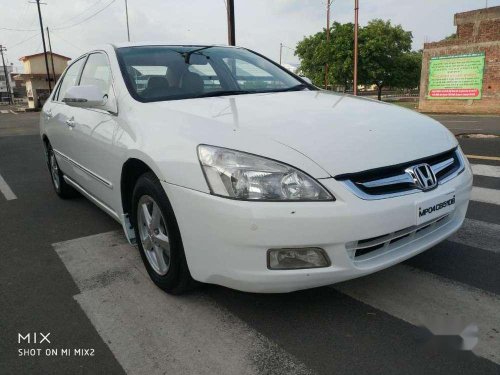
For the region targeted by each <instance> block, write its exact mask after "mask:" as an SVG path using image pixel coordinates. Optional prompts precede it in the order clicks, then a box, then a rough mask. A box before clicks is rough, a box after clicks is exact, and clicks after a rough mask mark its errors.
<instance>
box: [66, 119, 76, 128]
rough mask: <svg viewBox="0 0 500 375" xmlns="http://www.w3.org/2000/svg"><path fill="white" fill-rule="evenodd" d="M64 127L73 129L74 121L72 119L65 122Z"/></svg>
mask: <svg viewBox="0 0 500 375" xmlns="http://www.w3.org/2000/svg"><path fill="white" fill-rule="evenodd" d="M66 125H68V126H69V127H70V128H74V127H75V120H73V118H70V119H69V120H66Z"/></svg>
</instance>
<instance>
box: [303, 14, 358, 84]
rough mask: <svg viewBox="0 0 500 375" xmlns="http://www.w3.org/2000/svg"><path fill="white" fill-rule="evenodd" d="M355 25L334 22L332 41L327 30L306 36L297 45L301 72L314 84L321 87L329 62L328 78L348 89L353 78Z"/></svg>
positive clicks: (331, 31)
mask: <svg viewBox="0 0 500 375" xmlns="http://www.w3.org/2000/svg"><path fill="white" fill-rule="evenodd" d="M353 45H354V25H353V24H352V23H346V24H340V23H338V22H334V23H333V25H332V27H331V29H330V43H329V45H327V43H326V30H325V29H323V31H321V32H319V33H316V34H314V35H311V36H309V37H305V38H304V39H303V40H302V41H300V42H299V43H298V44H297V47H296V49H295V55H297V56H299V58H300V61H301V64H300V67H299V69H300V72H301V73H302V74H304V75H306V76H307V77H309V78H310V79H311V80H312V81H313V82H314V84H316V85H317V86H321V85H322V83H323V80H324V66H325V64H328V65H329V69H328V81H329V82H335V83H337V84H339V85H342V86H344V90H348V89H349V87H350V86H351V85H352V81H353V65H354V61H353Z"/></svg>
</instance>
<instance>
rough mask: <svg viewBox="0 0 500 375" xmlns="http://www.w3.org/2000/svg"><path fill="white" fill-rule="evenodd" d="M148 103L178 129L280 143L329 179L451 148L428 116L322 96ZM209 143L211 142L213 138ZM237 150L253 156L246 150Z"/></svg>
mask: <svg viewBox="0 0 500 375" xmlns="http://www.w3.org/2000/svg"><path fill="white" fill-rule="evenodd" d="M150 104H154V105H155V106H158V107H161V108H163V109H169V110H170V111H175V112H176V116H175V118H179V116H180V117H183V121H182V122H183V123H188V122H189V123H190V124H191V125H192V124H193V123H199V126H200V127H205V128H206V127H209V129H210V127H213V129H214V131H215V132H216V133H218V134H220V130H221V129H220V128H221V126H222V127H223V128H227V131H230V132H231V134H232V135H233V136H234V134H235V133H236V134H239V136H240V137H245V136H248V137H250V138H252V139H256V138H255V137H256V136H257V139H259V138H261V137H264V138H266V141H269V140H272V141H274V142H277V143H280V144H281V145H286V146H288V147H289V148H292V149H294V150H295V151H297V152H299V153H301V154H303V155H305V156H306V157H307V158H309V159H311V160H312V161H314V162H315V163H316V164H317V165H319V166H320V167H321V168H322V169H323V170H324V171H326V172H327V173H328V174H329V175H331V176H335V175H339V174H344V173H353V172H359V171H363V170H367V169H372V168H379V167H384V166H389V165H394V164H399V163H403V162H407V161H412V160H417V159H421V158H424V157H427V156H430V155H434V154H438V153H440V152H443V151H446V150H449V149H451V148H453V147H455V146H456V145H457V141H456V139H455V137H453V135H452V134H451V133H450V132H449V131H448V130H447V129H446V128H444V127H443V126H442V125H441V124H440V123H438V122H437V121H435V120H433V119H432V118H430V117H427V116H424V115H421V114H419V113H417V112H415V111H412V110H408V109H405V108H401V107H398V106H395V105H391V104H387V103H383V102H379V101H375V100H371V99H366V98H360V97H353V96H351V95H344V94H335V93H329V92H326V91H296V92H281V93H265V94H249V95H234V96H223V97H212V98H200V99H189V100H177V101H165V102H156V103H150ZM158 109H159V108H158ZM186 116H187V117H188V118H186ZM199 141H200V143H205V142H209V141H208V140H207V141H204V140H199ZM210 141H211V142H210V143H212V144H213V139H211V140H210ZM222 143H223V144H214V145H216V146H224V147H233V148H237V147H236V145H235V146H231V144H228V143H227V142H226V141H224V142H222ZM238 144H240V143H239V142H238ZM238 149H240V150H241V148H238ZM241 151H247V152H253V151H254V150H253V149H251V147H250V149H245V150H241ZM263 156H269V155H263ZM284 161H286V160H284Z"/></svg>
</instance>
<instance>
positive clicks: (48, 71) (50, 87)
mask: <svg viewBox="0 0 500 375" xmlns="http://www.w3.org/2000/svg"><path fill="white" fill-rule="evenodd" d="M35 1H36V6H37V8H38V20H39V21H40V32H41V33H42V44H43V54H44V55H45V68H46V69H47V82H48V84H49V93H51V92H52V85H51V83H50V70H49V60H48V58H47V47H46V46H45V33H44V32H43V21H42V11H41V9H40V0H35ZM42 4H45V3H42Z"/></svg>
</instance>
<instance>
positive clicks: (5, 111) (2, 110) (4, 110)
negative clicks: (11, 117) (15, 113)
mask: <svg viewBox="0 0 500 375" xmlns="http://www.w3.org/2000/svg"><path fill="white" fill-rule="evenodd" d="M0 112H1V113H4V114H5V113H9V111H8V110H6V109H0Z"/></svg>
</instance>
